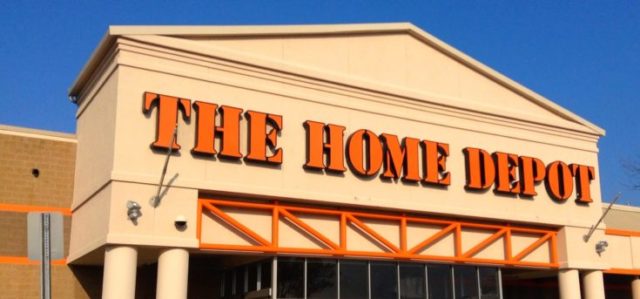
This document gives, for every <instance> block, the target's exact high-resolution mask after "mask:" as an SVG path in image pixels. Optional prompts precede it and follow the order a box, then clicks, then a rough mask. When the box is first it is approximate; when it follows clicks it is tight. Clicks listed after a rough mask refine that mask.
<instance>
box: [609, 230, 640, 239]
mask: <svg viewBox="0 0 640 299" xmlns="http://www.w3.org/2000/svg"><path fill="white" fill-rule="evenodd" d="M604 233H605V234H607V235H614V236H627V237H640V231H633V230H624V229H615V228H607V229H605V230H604Z"/></svg>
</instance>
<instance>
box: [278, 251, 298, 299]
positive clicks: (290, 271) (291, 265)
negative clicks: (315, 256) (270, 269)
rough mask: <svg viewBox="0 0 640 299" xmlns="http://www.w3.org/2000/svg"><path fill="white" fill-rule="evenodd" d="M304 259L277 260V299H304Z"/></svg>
mask: <svg viewBox="0 0 640 299" xmlns="http://www.w3.org/2000/svg"><path fill="white" fill-rule="evenodd" d="M304 262H305V260H304V259H294V258H291V259H287V258H280V259H278V296H277V297H278V298H282V299H284V298H304V278H305V277H304V276H305V273H304Z"/></svg>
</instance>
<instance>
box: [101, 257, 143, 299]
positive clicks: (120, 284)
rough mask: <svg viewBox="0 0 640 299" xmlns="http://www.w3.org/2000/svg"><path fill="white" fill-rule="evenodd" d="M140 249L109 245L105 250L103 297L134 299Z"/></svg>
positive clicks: (104, 298) (109, 298)
mask: <svg viewBox="0 0 640 299" xmlns="http://www.w3.org/2000/svg"><path fill="white" fill-rule="evenodd" d="M137 263H138V251H137V250H136V249H135V248H134V247H131V246H109V247H107V249H106V250H105V252H104V273H103V276H102V298H103V299H134V298H135V296H136V268H137V266H138V265H137Z"/></svg>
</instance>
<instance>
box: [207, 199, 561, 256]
mask: <svg viewBox="0 0 640 299" xmlns="http://www.w3.org/2000/svg"><path fill="white" fill-rule="evenodd" d="M200 201H201V202H202V207H203V210H209V211H211V212H212V213H213V214H214V215H216V216H218V217H220V218H222V219H223V220H224V221H226V222H227V223H229V224H230V225H231V226H232V227H234V228H236V229H238V230H240V231H241V232H244V233H245V234H247V235H248V236H250V237H252V236H251V234H252V233H253V231H251V230H250V229H248V228H246V227H244V226H243V225H242V224H241V223H240V222H238V221H237V220H235V219H233V218H232V217H230V216H229V215H227V214H226V213H224V212H222V210H220V209H218V208H217V207H216V206H226V207H235V208H243V209H249V210H250V209H254V210H255V209H258V210H269V211H270V212H271V213H272V227H271V229H272V242H271V243H269V242H267V241H266V240H264V242H262V241H258V243H261V244H256V245H231V244H205V243H202V242H201V243H200V248H201V249H203V250H214V251H224V252H227V251H233V252H265V253H270V254H286V255H326V256H334V257H355V258H383V259H402V260H407V259H409V260H419V261H442V262H453V263H475V264H496V265H506V266H521V267H537V268H540V267H544V268H557V267H559V264H558V261H557V260H558V257H557V248H556V247H557V241H556V235H557V231H555V230H552V229H538V228H531V227H514V226H511V225H496V224H486V223H472V222H465V221H457V220H441V219H430V218H419V217H407V216H406V215H404V214H402V215H396V214H379V213H365V212H353V211H345V210H332V209H328V208H315V207H300V206H288V205H282V204H279V203H277V202H276V203H274V204H270V203H253V202H241V201H229V200H218V199H200ZM293 212H300V213H302V214H308V215H325V216H327V215H330V216H336V218H337V220H338V219H339V227H338V229H339V238H340V242H339V244H335V243H334V242H333V241H331V240H329V239H328V238H327V237H326V236H325V235H324V234H322V233H321V230H317V229H315V228H313V227H312V226H311V225H309V224H308V223H305V222H303V221H301V220H300V219H299V218H298V217H297V216H295V215H294V214H293ZM282 217H284V218H286V219H287V220H289V221H291V222H292V223H293V224H294V225H297V226H298V227H299V228H300V229H302V230H303V231H305V232H307V233H309V234H310V235H311V236H312V237H315V238H316V239H318V240H319V241H320V242H322V243H324V244H325V245H327V247H328V248H292V247H281V246H279V245H278V242H277V239H278V233H279V228H278V223H279V221H280V219H281V218H282ZM363 219H376V220H385V221H390V222H395V223H396V224H397V225H398V229H399V236H400V238H399V244H398V245H396V244H394V243H392V242H390V241H389V240H387V239H386V238H384V237H383V236H382V235H381V234H379V233H378V232H376V230H374V229H373V228H372V227H370V226H368V225H366V224H365V223H364V222H363V221H362V220H363ZM349 223H351V224H352V225H354V227H356V228H357V229H359V230H360V231H362V232H363V233H365V234H367V235H368V236H369V237H371V238H372V239H373V240H375V241H376V242H379V243H380V245H382V246H383V247H385V248H386V249H387V250H388V251H384V250H382V251H357V250H348V249H347V233H348V230H347V225H349ZM412 223H421V224H430V225H439V226H442V227H443V229H442V230H440V231H438V232H437V233H435V234H433V235H432V236H430V237H428V238H427V239H426V240H424V241H422V242H421V243H419V244H418V245H416V246H414V247H413V248H411V249H407V244H406V242H407V227H408V225H409V224H412ZM199 225H200V224H199ZM469 228H472V229H484V230H492V231H495V233H493V234H492V235H491V236H489V237H487V238H485V239H484V240H482V241H480V242H478V243H477V244H475V245H474V246H472V247H471V249H469V250H467V251H466V252H462V239H463V237H464V233H463V232H464V229H469ZM452 232H453V233H454V234H455V235H454V237H455V242H454V250H455V254H454V255H453V256H448V255H447V256H434V255H423V254H418V253H417V252H419V251H420V250H421V249H422V248H424V247H426V246H428V245H430V244H433V243H435V242H437V241H438V240H440V239H441V238H443V237H444V236H446V235H447V234H450V233H452ZM512 233H526V234H533V235H539V238H538V239H537V240H536V241H535V242H533V243H532V244H530V245H529V246H528V247H526V248H525V249H523V250H522V251H521V252H519V253H518V254H517V255H516V256H513V253H512ZM254 234H255V233H254ZM258 237H259V236H258ZM501 237H504V242H505V245H504V247H505V248H504V250H505V258H504V259H487V258H476V257H474V256H475V255H476V254H477V253H478V252H480V251H482V250H483V249H485V248H486V247H488V246H489V245H491V244H492V243H493V242H495V241H496V240H497V239H499V238H501ZM252 238H254V237H252ZM254 239H256V240H257V238H254ZM323 239H324V240H323ZM547 241H548V243H549V261H535V262H531V261H522V259H523V258H525V257H526V256H527V255H529V254H530V253H531V252H533V251H534V250H536V249H538V248H539V247H540V246H541V245H542V244H544V243H545V242H547Z"/></svg>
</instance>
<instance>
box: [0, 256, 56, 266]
mask: <svg viewBox="0 0 640 299" xmlns="http://www.w3.org/2000/svg"><path fill="white" fill-rule="evenodd" d="M0 264H12V265H40V262H39V261H34V260H30V259H29V258H28V257H26V256H0ZM51 264H52V265H56V266H64V265H66V264H67V260H66V259H59V260H52V261H51Z"/></svg>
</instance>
